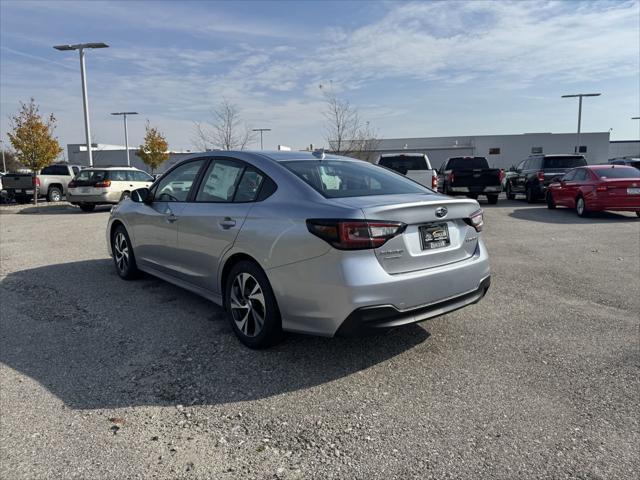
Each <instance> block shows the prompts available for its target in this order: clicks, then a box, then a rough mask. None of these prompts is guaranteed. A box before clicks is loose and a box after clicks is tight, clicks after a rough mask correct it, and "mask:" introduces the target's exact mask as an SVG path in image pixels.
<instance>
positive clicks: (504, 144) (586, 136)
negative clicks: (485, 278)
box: [67, 132, 640, 172]
mask: <svg viewBox="0 0 640 480" xmlns="http://www.w3.org/2000/svg"><path fill="white" fill-rule="evenodd" d="M576 141H577V135H576V133H523V134H517V135H472V136H457V137H420V138H384V139H381V140H379V141H378V142H376V146H375V150H373V151H371V152H368V155H367V157H368V159H369V160H372V159H375V158H377V156H378V155H379V154H382V153H393V152H417V153H426V154H427V155H428V157H429V159H430V160H431V164H432V166H433V167H434V168H439V167H440V165H441V164H442V162H443V161H444V160H446V159H447V158H449V157H457V156H482V157H486V158H487V160H488V161H489V165H490V166H491V167H493V168H505V169H507V168H509V167H511V166H513V165H517V164H518V163H519V162H520V161H522V160H524V159H525V158H526V157H527V156H529V155H532V154H555V153H573V152H574V151H575V145H576ZM579 151H580V153H581V154H583V155H584V156H585V157H586V159H587V161H588V162H589V163H591V164H596V163H606V161H607V160H608V159H610V158H617V157H640V140H630V141H613V142H612V141H610V138H609V132H589V133H582V134H581V135H580V147H579ZM92 153H93V162H94V165H95V166H98V167H99V166H107V165H126V164H127V156H126V151H125V148H124V147H123V146H120V145H106V144H93V146H92ZM188 155H192V152H191V151H189V150H184V151H170V152H169V160H167V161H166V162H165V163H164V164H163V165H162V166H161V167H160V168H159V169H158V172H163V171H165V170H167V169H168V168H170V167H171V166H173V165H175V164H176V163H177V162H179V161H180V160H182V159H183V158H185V157H187V156H188ZM129 156H130V158H131V165H132V166H134V167H137V168H140V169H141V170H146V171H148V170H149V168H148V167H147V166H146V165H144V163H142V160H140V158H139V157H138V156H137V154H136V149H130V150H129ZM67 159H68V161H69V163H73V164H77V165H88V164H89V160H88V156H87V148H86V146H85V145H84V144H69V145H67Z"/></svg>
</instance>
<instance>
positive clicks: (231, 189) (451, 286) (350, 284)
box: [106, 152, 490, 348]
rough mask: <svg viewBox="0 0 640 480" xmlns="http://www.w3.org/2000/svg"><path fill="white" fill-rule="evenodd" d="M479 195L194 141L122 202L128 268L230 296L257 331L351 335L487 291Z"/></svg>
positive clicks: (240, 320) (349, 163) (240, 319)
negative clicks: (456, 194)
mask: <svg viewBox="0 0 640 480" xmlns="http://www.w3.org/2000/svg"><path fill="white" fill-rule="evenodd" d="M482 226H483V216H482V210H481V209H480V207H479V205H478V203H477V202H476V201H475V200H471V199H457V198H451V197H447V196H444V195H441V194H438V193H436V192H434V191H432V190H430V189H428V188H426V187H424V186H422V185H419V184H417V183H415V182H413V181H411V180H409V179H407V178H406V177H404V176H402V175H400V174H397V173H395V172H393V171H391V170H388V169H386V168H384V167H380V166H377V165H372V164H369V163H367V162H363V161H360V160H354V159H350V158H345V157H340V156H333V155H325V154H324V153H322V152H320V153H308V152H211V153H202V154H194V155H193V156H192V157H190V158H188V159H186V160H184V161H183V162H181V163H180V164H178V165H176V166H174V167H173V168H172V169H171V170H169V171H168V172H166V173H165V174H164V175H163V176H162V177H161V178H159V179H158V180H157V181H156V182H155V183H154V184H153V185H152V186H151V187H150V188H141V189H139V190H135V191H134V192H133V193H132V196H131V198H130V199H126V200H123V201H122V202H120V203H119V204H118V205H117V206H116V207H114V209H113V210H112V212H111V217H110V219H109V223H108V226H107V232H106V233H107V242H108V246H109V252H110V253H111V254H112V256H113V259H114V263H115V267H116V270H117V272H118V274H119V275H120V276H121V277H122V278H124V279H127V280H128V279H132V278H135V277H136V276H137V274H138V273H139V271H144V272H147V273H149V274H151V275H154V276H156V277H159V278H161V279H164V280H166V281H168V282H171V283H174V284H176V285H179V286H181V287H184V288H186V289H188V290H191V291H193V292H195V293H197V294H199V295H202V296H203V297H206V298H208V299H210V300H211V301H213V302H215V303H217V304H219V305H223V306H224V308H225V309H226V312H227V315H228V318H229V321H230V324H231V326H232V328H233V330H234V331H235V333H236V335H237V336H238V338H239V339H240V340H241V341H242V343H244V344H245V345H247V346H249V347H252V348H260V347H265V346H269V345H272V344H274V343H275V342H277V341H278V340H279V339H280V338H281V336H282V332H283V331H292V332H302V333H310V334H316V335H324V336H334V335H352V334H357V333H359V332H363V331H375V330H381V329H388V328H391V327H396V326H399V325H404V324H408V323H413V322H419V321H422V320H425V319H428V318H431V317H434V316H437V315H442V314H444V313H447V312H450V311H453V310H456V309H458V308H462V307H464V306H466V305H470V304H472V303H475V302H477V301H479V300H480V299H481V298H482V297H483V296H484V294H485V293H486V291H487V289H488V288H489V284H490V271H489V258H488V254H487V250H486V247H485V245H484V243H483V241H482V234H481V231H482Z"/></svg>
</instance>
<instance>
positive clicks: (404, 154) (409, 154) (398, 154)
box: [380, 152, 427, 158]
mask: <svg viewBox="0 0 640 480" xmlns="http://www.w3.org/2000/svg"><path fill="white" fill-rule="evenodd" d="M426 155H427V154H426V153H420V152H396V153H381V154H380V158H384V157H424V156H426Z"/></svg>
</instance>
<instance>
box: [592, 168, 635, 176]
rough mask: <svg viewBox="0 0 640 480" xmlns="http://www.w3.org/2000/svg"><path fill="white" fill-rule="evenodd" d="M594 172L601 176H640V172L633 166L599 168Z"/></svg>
mask: <svg viewBox="0 0 640 480" xmlns="http://www.w3.org/2000/svg"><path fill="white" fill-rule="evenodd" d="M594 172H595V173H596V175H597V176H598V177H599V178H640V172H638V170H636V169H634V168H632V167H629V168H620V167H613V168H599V169H597V170H594Z"/></svg>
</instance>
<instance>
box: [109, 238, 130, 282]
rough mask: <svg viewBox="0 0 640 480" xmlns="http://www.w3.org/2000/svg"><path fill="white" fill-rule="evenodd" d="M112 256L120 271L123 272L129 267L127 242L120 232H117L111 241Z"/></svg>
mask: <svg viewBox="0 0 640 480" xmlns="http://www.w3.org/2000/svg"><path fill="white" fill-rule="evenodd" d="M113 256H114V258H115V260H116V266H117V267H118V270H120V273H125V272H126V271H127V269H128V268H129V243H128V242H127V238H126V237H125V236H124V233H122V232H118V233H117V234H116V238H115V239H114V241H113Z"/></svg>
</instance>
